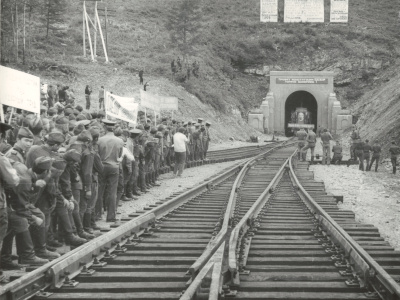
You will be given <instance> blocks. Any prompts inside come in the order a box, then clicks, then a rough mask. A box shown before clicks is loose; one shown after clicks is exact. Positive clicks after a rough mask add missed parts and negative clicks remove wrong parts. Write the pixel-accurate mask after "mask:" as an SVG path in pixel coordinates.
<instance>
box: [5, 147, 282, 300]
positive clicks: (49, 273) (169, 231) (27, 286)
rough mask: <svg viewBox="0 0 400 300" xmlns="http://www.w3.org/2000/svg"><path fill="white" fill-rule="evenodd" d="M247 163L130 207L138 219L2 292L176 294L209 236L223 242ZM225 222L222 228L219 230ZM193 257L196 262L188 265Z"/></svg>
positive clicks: (20, 295) (17, 295) (9, 295)
mask: <svg viewBox="0 0 400 300" xmlns="http://www.w3.org/2000/svg"><path fill="white" fill-rule="evenodd" d="M275 146H276V145H275ZM272 147H274V146H272V145H267V146H266V147H264V149H268V148H272ZM278 147H280V146H278ZM257 151H258V152H260V150H259V149H258V150H257ZM271 152H273V151H271ZM271 155H273V154H271ZM241 157H242V155H241ZM224 160H226V158H225V159H224ZM246 165H247V164H246V163H241V164H240V165H238V166H235V167H233V168H231V169H230V170H228V171H226V172H224V173H222V174H219V175H217V176H216V177H215V178H213V179H210V180H209V181H207V182H205V183H204V184H202V185H201V186H199V187H197V188H194V189H192V190H190V191H186V192H184V193H183V194H181V195H179V196H176V197H174V198H173V199H166V200H165V201H161V202H160V203H158V204H159V205H158V206H157V207H155V208H153V209H152V210H150V211H147V212H145V213H144V214H142V215H139V216H137V215H131V217H133V219H131V220H128V219H125V220H123V221H125V223H122V224H121V225H120V226H119V227H118V228H116V229H114V230H112V231H110V232H108V233H106V234H104V235H102V236H100V237H98V238H96V239H95V240H93V242H90V243H88V244H86V245H83V246H81V247H79V248H76V249H74V250H73V251H71V252H69V253H67V254H66V255H65V256H63V257H61V258H59V259H57V260H55V261H53V262H51V263H50V264H48V265H45V266H42V267H40V268H38V269H36V270H34V271H32V272H31V273H29V274H27V275H25V276H22V277H21V278H19V279H16V280H15V281H13V282H11V283H10V284H9V285H7V286H4V287H2V290H1V292H0V298H1V299H27V298H29V297H32V296H34V299H43V298H46V299H47V298H48V299H64V298H69V299H86V298H87V299H93V298H99V299H111V298H112V299H132V298H134V299H156V298H162V299H177V298H179V295H180V293H181V292H182V291H183V290H184V289H185V287H186V286H187V285H188V284H189V283H190V281H191V280H193V278H194V277H195V275H196V274H197V273H198V271H199V270H200V269H201V267H202V266H203V264H204V263H203V262H202V261H206V260H208V258H209V256H210V255H211V254H213V253H212V252H207V249H213V247H212V246H209V244H211V245H212V242H210V239H211V241H213V239H215V240H217V241H218V243H220V242H221V237H222V236H223V235H224V234H225V232H226V228H227V227H228V225H227V224H228V221H229V220H230V214H231V210H232V207H231V206H229V203H230V202H231V201H230V198H231V196H230V195H231V192H232V184H233V182H234V181H235V178H234V177H235V174H237V173H238V172H240V170H241V169H242V168H243V167H244V166H246ZM227 207H228V208H229V207H230V208H229V209H228V208H227ZM225 215H226V216H225ZM223 223H224V224H225V225H224V226H223V225H222V224H223ZM221 227H223V228H224V230H223V232H224V233H223V234H222V235H219V237H218V234H219V233H221V232H220V229H221ZM216 236H217V237H218V238H216ZM213 237H214V238H213ZM209 242H210V243H209ZM207 247H208V248H207ZM204 250H206V251H204ZM204 254H205V255H204ZM202 255H203V256H202ZM196 259H199V260H200V263H199V266H198V267H194V269H192V273H187V271H188V269H189V268H190V267H191V265H192V264H193V263H196Z"/></svg>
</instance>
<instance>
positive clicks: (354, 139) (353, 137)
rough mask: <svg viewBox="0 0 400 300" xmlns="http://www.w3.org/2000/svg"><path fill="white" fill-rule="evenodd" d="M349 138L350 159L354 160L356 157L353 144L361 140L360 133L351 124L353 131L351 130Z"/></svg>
mask: <svg viewBox="0 0 400 300" xmlns="http://www.w3.org/2000/svg"><path fill="white" fill-rule="evenodd" d="M350 138H351V140H350V159H351V160H355V159H356V154H355V144H358V143H359V142H361V139H360V133H359V132H358V129H357V126H356V125H353V131H352V132H351V135H350Z"/></svg>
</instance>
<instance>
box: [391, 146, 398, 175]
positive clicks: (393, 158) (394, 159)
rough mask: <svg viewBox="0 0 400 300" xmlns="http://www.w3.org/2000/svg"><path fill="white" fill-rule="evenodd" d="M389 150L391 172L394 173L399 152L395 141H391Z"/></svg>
mask: <svg viewBox="0 0 400 300" xmlns="http://www.w3.org/2000/svg"><path fill="white" fill-rule="evenodd" d="M389 152H390V160H391V161H392V167H393V174H396V165H397V156H398V155H399V154H400V147H399V146H397V145H396V142H394V141H393V142H392V145H391V146H390V148H389Z"/></svg>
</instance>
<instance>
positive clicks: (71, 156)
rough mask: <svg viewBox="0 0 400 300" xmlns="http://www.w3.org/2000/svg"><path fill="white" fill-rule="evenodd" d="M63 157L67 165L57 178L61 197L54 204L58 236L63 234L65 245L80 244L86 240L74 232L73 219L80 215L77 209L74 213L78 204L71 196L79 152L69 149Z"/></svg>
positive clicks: (79, 157)
mask: <svg viewBox="0 0 400 300" xmlns="http://www.w3.org/2000/svg"><path fill="white" fill-rule="evenodd" d="M63 159H64V160H65V161H66V162H67V165H66V167H65V169H64V171H63V173H62V174H61V176H60V180H59V186H60V190H61V193H62V196H63V198H62V199H60V201H57V204H56V213H57V216H58V223H59V229H58V230H59V236H61V235H63V239H64V240H65V243H66V244H67V245H71V246H80V245H82V244H83V243H86V242H87V240H86V239H85V238H82V237H79V236H78V235H76V234H75V232H74V231H75V229H76V227H77V225H76V224H75V221H74V220H75V219H76V218H79V217H80V216H79V210H78V211H75V213H74V210H75V207H76V206H78V205H79V204H78V203H77V202H76V201H75V199H74V197H73V194H72V185H71V180H75V179H76V178H75V175H76V166H77V165H79V163H80V162H81V153H80V152H79V151H78V150H76V149H70V150H68V151H67V152H65V154H64V155H63ZM80 222H81V221H80V220H78V227H79V224H80ZM74 227H75V229H74ZM81 227H82V226H81Z"/></svg>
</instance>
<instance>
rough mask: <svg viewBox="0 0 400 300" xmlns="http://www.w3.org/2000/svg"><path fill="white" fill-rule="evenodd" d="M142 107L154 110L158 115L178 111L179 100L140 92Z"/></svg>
mask: <svg viewBox="0 0 400 300" xmlns="http://www.w3.org/2000/svg"><path fill="white" fill-rule="evenodd" d="M140 99H141V100H140V106H142V107H145V108H148V109H151V110H154V111H155V112H156V113H160V111H165V110H172V111H173V110H178V98H177V97H166V96H160V95H154V94H151V93H149V92H146V91H143V90H140Z"/></svg>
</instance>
